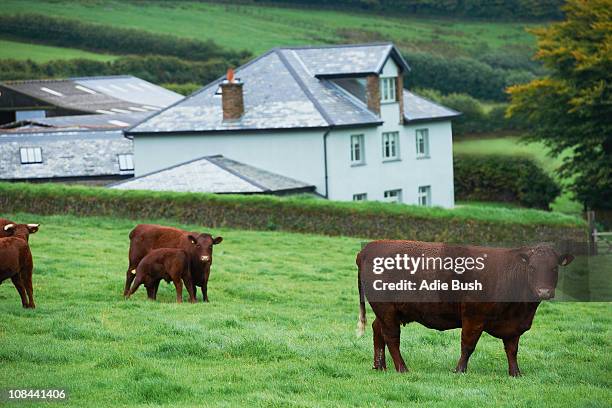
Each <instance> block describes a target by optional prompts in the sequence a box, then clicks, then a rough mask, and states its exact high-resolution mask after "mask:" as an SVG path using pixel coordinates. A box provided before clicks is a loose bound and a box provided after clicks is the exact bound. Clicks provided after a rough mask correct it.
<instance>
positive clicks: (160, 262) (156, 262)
mask: <svg viewBox="0 0 612 408" xmlns="http://www.w3.org/2000/svg"><path fill="white" fill-rule="evenodd" d="M194 242H195V240H194ZM192 256H193V252H192V254H189V253H188V252H187V251H185V250H183V249H177V248H160V249H154V250H153V251H151V252H149V254H148V255H147V256H145V257H144V258H142V260H141V261H140V263H139V264H138V266H137V267H136V277H135V279H134V283H133V284H132V287H131V288H130V290H129V292H128V294H127V296H126V298H129V297H130V296H131V295H133V294H134V292H136V290H137V289H138V287H139V286H140V285H141V284H143V283H144V285H145V287H146V288H147V295H148V297H149V299H151V300H155V298H156V295H157V287H158V286H159V282H160V281H161V280H162V279H164V280H165V281H166V282H170V281H172V282H173V283H174V287H175V288H176V301H177V302H178V303H182V302H183V284H182V283H181V281H182V282H183V283H185V287H186V288H187V292H189V302H191V303H195V302H196V298H195V293H194V289H193V283H192V281H191V267H190V265H191V259H190V258H191V257H192Z"/></svg>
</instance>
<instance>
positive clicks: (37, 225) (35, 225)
mask: <svg viewBox="0 0 612 408" xmlns="http://www.w3.org/2000/svg"><path fill="white" fill-rule="evenodd" d="M39 226H40V224H28V227H29V228H38V227H39Z"/></svg>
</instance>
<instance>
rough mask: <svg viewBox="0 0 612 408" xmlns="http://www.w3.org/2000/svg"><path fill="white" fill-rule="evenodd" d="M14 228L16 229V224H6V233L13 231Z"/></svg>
mask: <svg viewBox="0 0 612 408" xmlns="http://www.w3.org/2000/svg"><path fill="white" fill-rule="evenodd" d="M13 228H15V224H6V225H5V226H4V230H5V231H8V230H11V229H13Z"/></svg>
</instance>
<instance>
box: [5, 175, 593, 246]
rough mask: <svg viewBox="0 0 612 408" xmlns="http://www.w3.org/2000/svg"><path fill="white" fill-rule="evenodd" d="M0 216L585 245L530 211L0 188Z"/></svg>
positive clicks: (582, 226) (564, 222) (578, 234)
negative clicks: (494, 214)
mask: <svg viewBox="0 0 612 408" xmlns="http://www.w3.org/2000/svg"><path fill="white" fill-rule="evenodd" d="M0 208H1V211H2V212H4V213H14V212H29V213H34V214H42V215H53V214H71V215H77V216H110V217H117V218H128V219H144V218H146V219H168V220H176V221H178V222H181V223H192V224H197V225H203V226H207V227H211V228H218V227H229V228H239V229H250V230H262V231H270V230H282V231H288V232H299V233H313V234H321V235H330V236H339V235H343V236H353V237H360V238H367V239H410V240H420V241H438V242H449V243H474V244H492V243H519V244H527V243H533V242H542V241H549V242H550V241H557V240H559V238H563V239H574V240H579V241H583V240H586V233H587V232H586V231H587V229H586V223H584V222H582V221H581V220H579V219H575V218H571V217H565V218H562V217H563V216H562V215H559V217H560V220H559V221H558V222H557V223H556V224H555V223H554V222H553V220H554V217H550V218H551V220H550V221H547V222H531V223H525V222H524V220H521V219H520V218H521V215H522V214H523V215H526V214H533V210H509V209H503V210H502V209H496V210H490V209H489V210H488V211H501V212H511V213H512V215H515V217H514V218H516V220H515V222H508V221H495V220H486V219H478V218H477V217H478V214H477V213H478V211H477V210H476V209H471V208H470V209H469V211H461V210H460V209H457V210H444V209H437V208H433V209H432V208H421V207H413V206H399V205H393V204H381V203H366V205H360V204H353V203H339V202H329V201H326V200H317V199H299V198H278V197H268V196H235V195H214V194H195V193H193V194H192V193H156V192H150V191H119V190H111V189H108V188H100V187H82V186H66V185H57V184H29V183H0ZM482 211H485V210H484V209H483V210H482ZM530 211H531V212H530ZM469 214H473V215H471V216H470V215H469ZM536 214H537V212H536ZM506 216H507V215H506ZM507 218H512V217H508V216H507Z"/></svg>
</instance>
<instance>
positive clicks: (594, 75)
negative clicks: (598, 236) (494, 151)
mask: <svg viewBox="0 0 612 408" xmlns="http://www.w3.org/2000/svg"><path fill="white" fill-rule="evenodd" d="M564 12H565V20H563V21H561V22H558V23H554V24H551V25H549V26H548V27H546V28H542V29H537V30H533V32H534V33H535V35H536V36H537V38H538V51H537V53H536V58H537V59H538V60H540V61H541V62H542V63H543V64H544V66H545V67H546V68H547V69H548V71H549V74H548V75H547V76H545V77H543V78H539V79H536V80H534V81H531V82H530V83H528V84H524V85H517V86H512V87H510V88H509V89H508V92H509V93H510V97H511V104H510V107H509V109H508V115H509V116H517V117H522V118H523V119H524V120H526V121H527V122H528V124H529V127H530V133H529V135H528V136H527V137H526V139H527V140H529V141H542V142H544V143H545V144H546V145H547V146H548V147H550V149H551V154H552V155H559V154H561V153H562V152H563V151H566V150H568V151H570V152H571V154H570V155H568V157H566V158H565V160H564V162H563V164H562V166H561V167H560V168H559V172H560V174H561V176H563V177H564V178H565V179H567V180H570V181H569V183H570V185H569V187H570V188H571V190H572V191H573V192H574V193H575V195H576V198H577V199H578V200H579V201H580V202H582V203H583V204H584V205H585V207H588V208H592V209H612V100H611V98H610V95H611V87H612V81H611V79H612V0H569V1H568V3H567V5H566V6H565V7H564Z"/></svg>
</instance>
